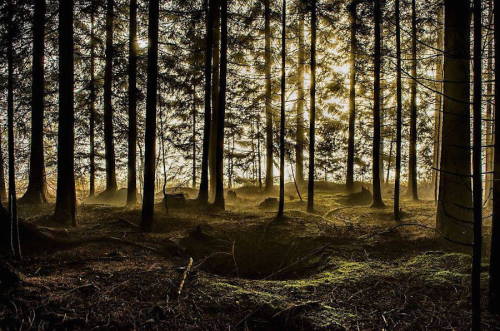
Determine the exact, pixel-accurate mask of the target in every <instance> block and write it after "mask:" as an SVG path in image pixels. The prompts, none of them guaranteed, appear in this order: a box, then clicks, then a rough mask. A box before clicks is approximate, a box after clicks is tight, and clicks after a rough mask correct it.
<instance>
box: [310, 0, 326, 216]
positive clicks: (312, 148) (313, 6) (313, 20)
mask: <svg viewBox="0 0 500 331" xmlns="http://www.w3.org/2000/svg"><path fill="white" fill-rule="evenodd" d="M316 30H317V14H316V0H312V3H311V91H310V92H311V109H310V114H309V179H308V180H309V183H308V189H307V211H309V212H313V211H314V170H315V169H314V164H315V160H314V158H315V156H314V152H315V148H316ZM325 174H326V171H325Z"/></svg>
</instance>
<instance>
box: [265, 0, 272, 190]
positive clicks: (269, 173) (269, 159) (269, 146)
mask: <svg viewBox="0 0 500 331" xmlns="http://www.w3.org/2000/svg"><path fill="white" fill-rule="evenodd" d="M264 7H265V9H264V23H265V32H264V34H265V50H264V61H265V76H266V185H265V191H266V192H268V193H269V192H271V191H272V190H273V186H274V174H273V167H274V166H273V150H274V146H273V106H272V90H271V66H272V59H271V5H270V0H264Z"/></svg>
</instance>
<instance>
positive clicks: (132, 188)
mask: <svg viewBox="0 0 500 331" xmlns="http://www.w3.org/2000/svg"><path fill="white" fill-rule="evenodd" d="M128 61H129V62H128V185H127V206H129V207H133V206H135V205H136V204H137V0H130V25H129V53H128Z"/></svg>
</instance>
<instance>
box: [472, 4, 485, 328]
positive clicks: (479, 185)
mask: <svg viewBox="0 0 500 331" xmlns="http://www.w3.org/2000/svg"><path fill="white" fill-rule="evenodd" d="M473 4H474V56H473V58H474V102H473V107H474V121H473V151H472V164H473V166H472V168H473V178H472V185H473V187H472V191H473V201H474V241H473V243H474V246H473V253H472V279H471V282H472V284H471V285H472V329H473V330H481V250H482V240H483V233H482V226H483V191H482V190H483V175H482V171H483V169H482V158H481V157H482V132H481V131H482V116H481V108H482V94H483V90H482V86H483V78H482V74H483V59H482V57H481V54H482V29H483V27H482V15H481V13H482V8H481V0H474V2H473Z"/></svg>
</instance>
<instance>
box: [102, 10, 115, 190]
mask: <svg viewBox="0 0 500 331" xmlns="http://www.w3.org/2000/svg"><path fill="white" fill-rule="evenodd" d="M113 20H114V0H107V1H106V63H105V66H104V149H105V159H106V191H107V192H114V191H116V189H117V184H116V169H115V167H116V165H115V144H114V138H113V135H114V133H113V104H112V93H113V91H112V88H113V55H114V50H113V32H114V29H113V27H114V22H113Z"/></svg>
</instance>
